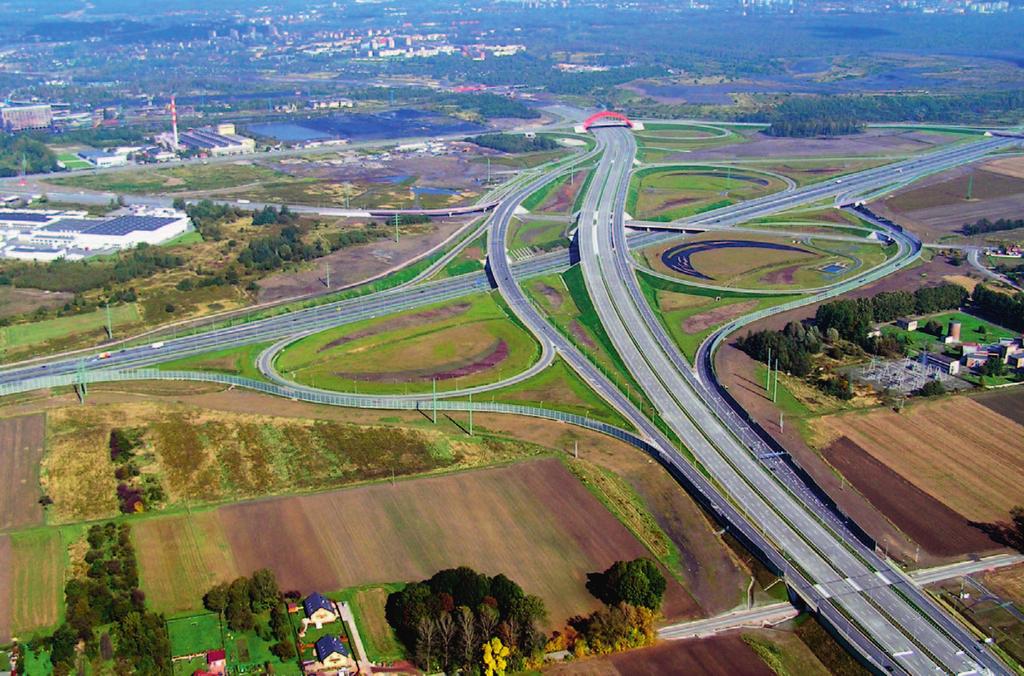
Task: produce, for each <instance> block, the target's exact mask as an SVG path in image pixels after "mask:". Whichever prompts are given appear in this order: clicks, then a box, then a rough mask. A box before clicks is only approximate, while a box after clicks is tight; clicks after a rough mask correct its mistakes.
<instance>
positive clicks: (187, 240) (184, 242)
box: [160, 230, 203, 247]
mask: <svg viewBox="0 0 1024 676" xmlns="http://www.w3.org/2000/svg"><path fill="white" fill-rule="evenodd" d="M202 241H203V236H202V235H200V234H199V231H198V230H190V231H188V232H183V233H181V234H180V235H178V236H177V237H175V238H174V239H169V240H167V241H166V242H164V243H163V244H161V245H160V246H167V247H171V246H188V245H190V244H199V243H200V242H202Z"/></svg>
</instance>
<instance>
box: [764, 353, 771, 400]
mask: <svg viewBox="0 0 1024 676" xmlns="http://www.w3.org/2000/svg"><path fill="white" fill-rule="evenodd" d="M764 391H765V392H771V391H772V348H770V347H769V348H768V379H767V380H766V381H765V383H764Z"/></svg>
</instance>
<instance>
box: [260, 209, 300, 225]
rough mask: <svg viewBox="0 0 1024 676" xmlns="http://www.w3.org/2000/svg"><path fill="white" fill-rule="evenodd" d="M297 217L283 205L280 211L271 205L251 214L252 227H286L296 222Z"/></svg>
mask: <svg viewBox="0 0 1024 676" xmlns="http://www.w3.org/2000/svg"><path fill="white" fill-rule="evenodd" d="M298 218H299V217H298V216H297V215H296V214H295V213H294V212H293V211H292V210H291V209H289V208H288V205H287V204H285V205H284V206H282V207H281V209H280V211H279V210H278V209H277V207H275V206H274V205H272V204H268V205H266V206H265V207H263V208H262V209H259V210H257V211H254V212H252V224H253V225H288V224H289V223H294V222H295V221H296V220H298Z"/></svg>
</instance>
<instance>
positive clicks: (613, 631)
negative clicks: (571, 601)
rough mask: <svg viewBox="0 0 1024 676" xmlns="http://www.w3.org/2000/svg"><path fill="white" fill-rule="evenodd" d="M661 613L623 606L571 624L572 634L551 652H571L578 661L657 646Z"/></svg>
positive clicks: (556, 642) (557, 641) (561, 638)
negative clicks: (562, 649)
mask: <svg viewBox="0 0 1024 676" xmlns="http://www.w3.org/2000/svg"><path fill="white" fill-rule="evenodd" d="M657 619H658V613H657V612H656V611H654V610H651V609H650V608H645V607H643V606H634V605H630V604H628V603H619V604H617V605H614V606H606V607H604V608H601V609H599V610H595V611H594V612H593V613H591V614H590V615H588V616H586V617H577V618H573V619H572V620H570V622H569V626H570V628H571V629H572V632H567V634H566V635H565V636H562V635H559V636H556V637H555V639H554V640H553V642H552V643H551V644H549V645H548V648H556V649H558V648H560V647H561V646H562V645H564V646H565V649H567V650H571V651H572V653H573V655H575V656H576V657H585V656H587V655H607V654H609V653H615V652H620V651H622V650H629V649H632V648H643V647H645V646H649V645H653V644H654V642H655V640H656V639H657V632H656V630H655V627H654V625H655V622H656V621H657Z"/></svg>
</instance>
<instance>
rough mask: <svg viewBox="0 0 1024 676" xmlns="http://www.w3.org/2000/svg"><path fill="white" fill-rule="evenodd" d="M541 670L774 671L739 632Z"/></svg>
mask: <svg viewBox="0 0 1024 676" xmlns="http://www.w3.org/2000/svg"><path fill="white" fill-rule="evenodd" d="M545 673H547V674H556V675H557V676H606V675H607V676H619V675H621V676H662V675H663V674H687V675H694V676H736V675H738V674H742V675H744V676H760V675H762V674H764V675H765V676H768V675H770V674H772V673H774V672H772V670H771V669H769V668H768V665H767V664H765V663H764V661H762V660H761V658H760V657H758V655H757V653H755V652H754V650H753V649H752V648H751V647H750V646H748V645H747V644H746V642H745V641H744V640H743V638H742V637H741V636H740V635H739V634H727V635H722V636H714V637H711V638H706V639H701V640H699V641H666V642H664V643H660V644H658V645H656V646H653V647H650V648H644V649H643V650H631V651H628V652H624V653H620V654H617V655H610V656H608V657H597V658H593V659H588V660H581V661H579V662H572V663H569V664H564V665H558V666H555V667H552V668H551V669H547V670H545Z"/></svg>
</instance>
